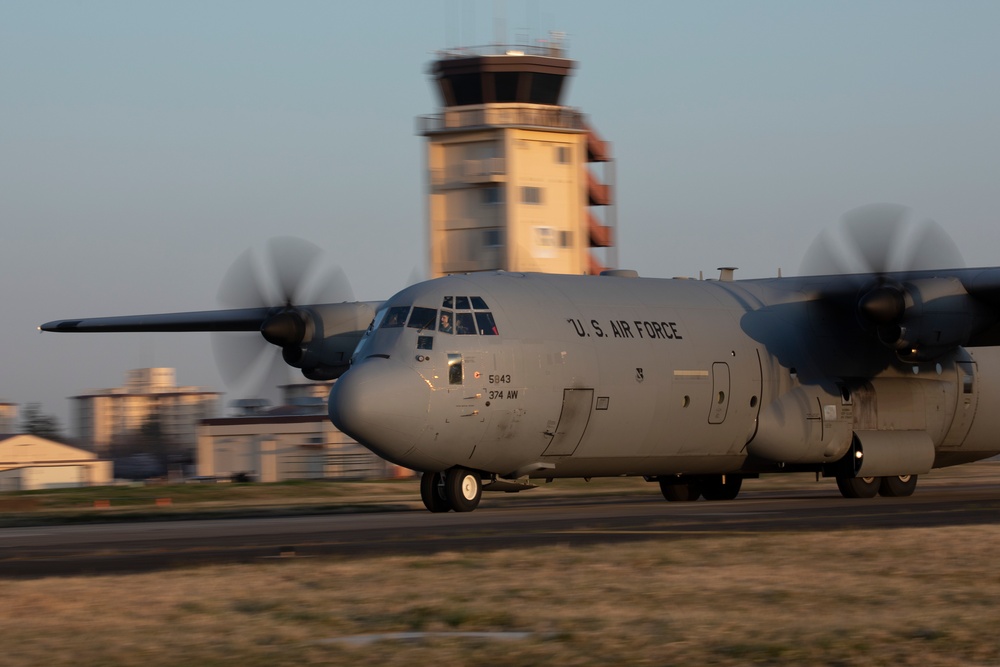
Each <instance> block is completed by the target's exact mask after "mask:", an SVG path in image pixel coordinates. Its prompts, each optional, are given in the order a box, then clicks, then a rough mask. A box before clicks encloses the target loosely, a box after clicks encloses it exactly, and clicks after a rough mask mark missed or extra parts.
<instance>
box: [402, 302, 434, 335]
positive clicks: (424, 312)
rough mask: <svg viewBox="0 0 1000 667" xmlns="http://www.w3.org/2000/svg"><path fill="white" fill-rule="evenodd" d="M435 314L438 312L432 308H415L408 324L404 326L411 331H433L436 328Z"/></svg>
mask: <svg viewBox="0 0 1000 667" xmlns="http://www.w3.org/2000/svg"><path fill="white" fill-rule="evenodd" d="M437 314H438V311H436V310H435V309H433V308H421V307H420V306H417V307H415V308H414V309H413V314H412V315H410V322H409V324H407V325H406V326H408V327H410V328H411V329H421V330H425V331H434V329H435V328H436V327H437Z"/></svg>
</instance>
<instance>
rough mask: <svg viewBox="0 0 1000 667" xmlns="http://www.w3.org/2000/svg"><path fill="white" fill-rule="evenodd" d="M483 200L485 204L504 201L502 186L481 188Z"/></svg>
mask: <svg viewBox="0 0 1000 667" xmlns="http://www.w3.org/2000/svg"><path fill="white" fill-rule="evenodd" d="M480 192H481V193H482V194H481V197H482V202H483V203H484V204H499V203H501V202H502V201H503V195H502V194H501V193H500V188H498V187H496V186H492V187H489V188H483V189H482V190H480Z"/></svg>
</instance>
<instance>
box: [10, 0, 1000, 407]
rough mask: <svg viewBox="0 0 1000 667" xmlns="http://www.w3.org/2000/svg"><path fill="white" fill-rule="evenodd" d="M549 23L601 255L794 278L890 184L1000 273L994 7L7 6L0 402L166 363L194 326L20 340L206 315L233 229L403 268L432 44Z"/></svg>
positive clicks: (207, 379) (379, 284) (353, 262)
mask: <svg viewBox="0 0 1000 667" xmlns="http://www.w3.org/2000/svg"><path fill="white" fill-rule="evenodd" d="M550 30H558V31H562V32H565V33H566V35H567V42H568V48H569V56H570V57H572V58H574V59H576V60H577V61H578V65H579V66H578V69H577V71H576V75H575V77H574V79H573V81H572V83H571V85H570V87H569V91H568V96H567V99H566V101H567V103H568V104H570V105H572V106H574V107H577V108H579V109H581V110H582V111H584V112H585V113H587V114H589V115H590V118H591V122H592V124H593V125H594V126H595V127H596V128H597V129H598V131H599V132H600V133H601V134H602V135H603V136H604V137H605V138H606V139H608V140H609V141H611V142H612V146H613V152H614V155H615V158H616V160H617V184H618V190H617V196H618V221H619V225H620V243H619V258H620V262H619V263H620V265H621V266H622V267H626V268H634V269H636V270H638V271H639V272H640V274H642V275H646V276H663V277H669V276H674V275H693V276H696V275H698V272H699V271H704V272H705V275H706V276H710V275H715V268H716V267H719V266H723V265H730V266H738V267H740V271H738V272H737V277H766V276H771V275H775V274H776V272H777V270H778V268H779V267H780V268H781V269H782V270H783V272H784V273H785V274H786V275H788V274H792V273H795V272H796V270H797V268H798V266H799V262H800V259H801V257H802V255H803V254H804V252H805V250H806V248H807V247H808V245H809V243H810V242H811V240H812V239H813V238H814V237H815V236H816V234H817V233H818V232H819V231H820V230H821V229H822V228H823V227H824V226H828V225H830V224H832V223H833V222H834V221H836V220H837V219H838V217H839V216H840V215H841V214H842V213H844V212H845V211H847V210H849V209H851V208H854V207H856V206H860V205H862V204H868V203H872V202H881V201H888V202H897V203H901V204H906V205H908V206H911V207H913V208H914V209H915V210H916V211H917V212H918V213H919V214H922V215H925V216H928V217H931V218H933V219H935V220H936V221H937V222H938V223H940V224H941V225H942V226H944V227H945V228H946V229H947V230H948V231H949V232H950V233H951V234H952V236H953V237H954V239H955V241H956V243H957V244H958V246H959V248H960V249H961V251H962V252H963V254H964V256H965V259H966V263H967V264H969V265H996V264H1000V224H998V222H1000V85H998V82H1000V76H998V74H1000V39H998V38H997V35H998V34H1000V2H995V1H994V0H982V1H976V0H957V1H955V2H944V1H941V2H926V1H923V0H899V1H890V0H882V1H879V0H865V1H851V0H810V1H809V2H799V1H797V0H794V1H793V0H783V1H779V0H758V1H754V2H750V1H746V0H731V1H726V0H709V1H705V2H701V1H699V2H695V1H693V0H692V1H690V2H608V1H607V0H605V1H603V2H597V1H590V0H582V1H581V0H575V1H568V0H567V1H555V0H528V1H524V0H520V1H518V0H508V1H507V2H499V1H498V2H475V1H473V0H436V1H433V2H414V1H402V0H397V1H386V0H373V1H371V2H338V1H335V0H326V1H316V2H304V1H303V2H280V3H279V2H254V1H249V0H239V1H236V0H233V1H224V0H217V1H213V2H186V1H183V0H181V1H178V0H172V1H171V2H126V1H125V0H120V1H118V2H105V1H101V0H89V1H88V2H76V1H72V2H70V1H59V0H48V1H46V2H28V1H20V0H0V278H2V289H3V292H2V293H3V304H4V309H3V311H4V312H3V316H2V317H0V344H2V345H3V353H2V357H0V359H2V366H0V399H3V400H7V401H13V402H17V403H21V404H22V405H24V404H26V403H29V402H40V403H42V407H43V410H44V411H46V412H49V413H53V414H55V415H56V416H58V417H59V418H60V420H61V422H62V424H63V425H64V426H68V425H69V407H70V406H69V403H70V402H69V401H67V400H66V397H68V396H72V395H76V394H79V393H82V392H84V391H85V390H86V389H88V388H94V387H113V386H120V385H121V384H122V382H123V380H124V373H125V371H126V370H127V369H129V368H137V367H145V366H173V367H176V368H177V369H178V381H179V383H180V384H183V385H202V386H207V387H211V388H215V389H224V388H225V387H224V385H223V383H222V381H221V380H220V378H219V376H218V374H217V372H216V370H215V368H214V364H213V361H212V353H211V345H210V341H209V336H208V335H207V334H105V335H96V334H94V335H83V334H82V335H77V336H71V335H58V334H44V335H42V334H39V333H37V331H36V330H35V328H36V326H37V325H38V324H39V323H41V322H43V321H48V320H53V319H61V318H71V317H82V316H103V315H124V314H136V313H144V312H170V311H180V310H200V309H211V308H214V307H216V291H217V288H218V285H219V283H220V282H221V280H222V277H223V275H224V274H225V272H226V269H227V268H228V267H229V265H230V264H231V263H232V261H233V260H234V259H235V258H236V257H237V255H239V253H240V252H242V251H243V250H244V249H245V248H247V247H251V246H253V247H260V246H261V245H262V244H263V243H264V241H265V239H267V238H269V237H272V236H279V235H294V236H299V237H302V238H306V239H309V240H311V241H313V242H315V243H317V244H318V245H320V246H322V247H323V248H324V249H326V250H327V251H328V252H329V256H330V258H331V260H332V261H335V262H337V263H339V264H340V265H341V266H342V267H343V269H344V271H345V272H346V273H347V274H348V276H349V277H350V279H351V282H352V284H353V286H354V294H355V296H356V297H357V298H361V299H381V298H386V297H388V296H390V295H391V294H392V293H394V292H395V291H397V290H398V289H400V288H402V287H403V286H405V284H406V283H407V281H408V280H410V277H411V275H413V273H414V270H415V269H416V270H423V268H424V266H425V264H426V262H425V258H424V255H425V252H426V251H425V246H426V241H425V236H426V235H425V231H424V225H425V201H424V194H423V190H422V187H423V182H424V180H423V179H424V175H423V159H424V156H423V138H422V137H420V136H418V135H417V134H416V132H415V120H414V119H415V118H416V117H417V116H419V115H422V114H429V113H434V112H435V111H436V110H437V104H438V101H437V99H436V98H435V97H434V95H433V91H432V88H431V86H430V82H429V79H428V76H427V73H426V72H427V69H426V68H427V64H428V63H429V62H430V61H431V60H432V59H433V57H434V56H433V53H434V51H435V50H438V49H442V48H445V47H451V46H460V45H477V44H486V43H490V42H492V41H493V40H494V35H495V34H497V32H498V31H501V32H503V34H504V36H505V41H507V42H510V43H520V42H525V41H529V42H534V41H536V40H538V39H544V38H546V37H547V36H548V33H549V31H550Z"/></svg>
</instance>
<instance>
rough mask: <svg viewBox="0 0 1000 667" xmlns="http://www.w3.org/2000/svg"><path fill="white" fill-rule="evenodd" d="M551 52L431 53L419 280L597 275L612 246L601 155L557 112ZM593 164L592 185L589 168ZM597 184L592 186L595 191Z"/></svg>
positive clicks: (556, 66) (577, 119) (601, 146)
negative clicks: (426, 274) (424, 258)
mask: <svg viewBox="0 0 1000 667" xmlns="http://www.w3.org/2000/svg"><path fill="white" fill-rule="evenodd" d="M573 67H574V62H573V61H572V60H568V59H566V58H565V57H563V49H562V46H561V44H560V43H558V42H553V43H550V44H546V45H543V46H535V47H506V46H496V45H494V46H488V47H475V48H468V49H457V50H452V51H446V52H442V53H441V54H440V58H439V59H438V60H437V61H435V62H434V63H433V64H432V66H431V71H432V74H433V75H434V80H435V83H436V87H437V90H438V93H439V96H440V100H441V105H442V107H441V110H440V112H439V113H437V114H435V115H431V116H424V117H422V118H420V119H419V131H420V133H421V134H423V135H424V136H425V137H427V173H428V181H429V182H428V226H429V240H430V277H432V278H436V277H440V276H443V275H447V274H451V273H465V272H469V271H489V270H496V269H503V270H506V271H538V272H547V273H570V274H584V273H599V272H600V271H601V270H603V269H604V268H606V267H607V266H609V265H613V263H615V262H616V261H617V259H616V258H614V257H613V255H612V254H611V253H612V252H613V251H609V252H604V253H603V254H602V255H598V254H595V253H594V252H592V249H594V248H611V247H612V246H613V227H614V226H615V222H614V209H613V207H611V206H610V204H611V203H612V193H611V185H610V184H609V181H611V180H613V173H614V172H613V163H612V162H611V156H610V151H609V146H608V144H607V143H606V142H604V141H602V140H601V139H600V138H599V137H598V136H597V134H596V133H595V132H594V131H593V130H592V129H591V128H590V126H589V125H588V123H587V120H586V117H585V116H584V115H583V114H582V113H581V112H580V111H578V110H576V109H573V108H571V107H567V106H563V105H562V104H561V97H562V94H563V90H564V88H565V82H566V81H568V77H569V74H570V71H571V70H572V68H573ZM598 163H603V164H604V165H605V168H604V169H603V170H602V171H603V174H602V175H601V178H599V177H598V176H596V175H595V173H594V171H593V170H592V169H591V168H590V167H589V166H588V165H590V164H598ZM602 180H603V182H602Z"/></svg>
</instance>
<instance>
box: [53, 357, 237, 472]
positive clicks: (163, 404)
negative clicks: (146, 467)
mask: <svg viewBox="0 0 1000 667" xmlns="http://www.w3.org/2000/svg"><path fill="white" fill-rule="evenodd" d="M220 396H221V393H220V392H217V391H211V390H208V389H205V388H203V387H178V386H177V383H176V374H175V370H174V369H173V368H139V369H135V370H130V371H129V372H128V374H127V376H126V379H125V386H123V387H117V388H114V389H94V390H90V391H88V392H87V393H85V394H82V395H80V396H73V397H72V400H73V401H74V402H75V406H74V412H73V416H74V419H75V433H76V435H77V438H78V440H79V442H80V444H81V445H83V446H84V447H88V448H90V449H93V450H94V451H95V452H97V453H98V454H99V455H101V456H107V455H108V454H109V452H110V449H111V446H112V444H113V443H115V442H116V441H120V440H121V439H123V438H130V437H135V436H136V435H138V434H140V433H142V430H143V427H144V426H145V425H147V424H149V423H150V421H151V420H153V419H155V420H156V422H157V424H158V426H157V428H158V430H159V433H160V434H161V435H162V437H163V439H164V440H167V441H169V442H171V443H173V444H174V446H175V447H176V448H178V449H186V450H190V451H193V450H194V449H195V447H196V444H197V439H198V436H197V429H198V423H199V422H200V421H202V420H203V419H209V418H211V417H215V416H217V415H218V414H219V401H220Z"/></svg>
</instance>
